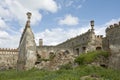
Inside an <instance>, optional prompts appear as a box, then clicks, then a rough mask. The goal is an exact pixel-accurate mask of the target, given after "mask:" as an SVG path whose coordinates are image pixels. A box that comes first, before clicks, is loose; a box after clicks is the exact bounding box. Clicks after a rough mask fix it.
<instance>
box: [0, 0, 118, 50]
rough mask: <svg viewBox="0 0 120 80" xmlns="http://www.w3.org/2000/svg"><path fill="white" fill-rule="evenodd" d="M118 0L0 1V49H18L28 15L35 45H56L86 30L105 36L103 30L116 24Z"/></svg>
mask: <svg viewBox="0 0 120 80" xmlns="http://www.w3.org/2000/svg"><path fill="white" fill-rule="evenodd" d="M119 9H120V0H0V48H18V46H19V40H20V37H21V34H22V32H23V29H24V27H25V24H26V21H27V16H26V13H27V12H31V13H32V18H31V29H32V31H33V33H34V36H35V41H36V44H37V45H38V42H39V39H43V42H44V45H57V44H59V43H62V42H64V41H66V40H67V39H70V38H72V37H75V36H77V35H80V34H82V33H84V32H86V31H87V30H88V29H90V21H91V20H94V21H95V33H96V34H97V35H104V36H105V29H106V28H107V27H108V26H109V25H111V24H114V23H118V22H119V21H120V10H119Z"/></svg>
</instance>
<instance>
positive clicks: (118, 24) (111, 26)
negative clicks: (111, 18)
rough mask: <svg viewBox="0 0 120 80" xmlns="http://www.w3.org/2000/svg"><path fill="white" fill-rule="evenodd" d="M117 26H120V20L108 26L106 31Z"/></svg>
mask: <svg viewBox="0 0 120 80" xmlns="http://www.w3.org/2000/svg"><path fill="white" fill-rule="evenodd" d="M115 28H120V21H119V22H118V23H115V24H114V25H110V26H109V27H107V29H106V30H105V31H106V32H108V31H110V30H112V29H115Z"/></svg>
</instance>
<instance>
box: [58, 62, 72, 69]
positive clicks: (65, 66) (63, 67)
mask: <svg viewBox="0 0 120 80" xmlns="http://www.w3.org/2000/svg"><path fill="white" fill-rule="evenodd" d="M60 69H65V70H69V69H72V64H70V63H68V64H65V65H61V66H60Z"/></svg>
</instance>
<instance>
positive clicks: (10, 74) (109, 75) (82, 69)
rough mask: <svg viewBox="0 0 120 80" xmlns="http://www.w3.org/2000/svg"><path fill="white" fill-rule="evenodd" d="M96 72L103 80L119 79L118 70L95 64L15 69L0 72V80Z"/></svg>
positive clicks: (72, 77) (66, 79)
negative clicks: (27, 69)
mask: <svg viewBox="0 0 120 80" xmlns="http://www.w3.org/2000/svg"><path fill="white" fill-rule="evenodd" d="M92 74H96V75H99V76H100V77H102V78H103V79H104V80H105V79H106V80H120V76H119V75H120V71H116V70H112V69H105V68H102V67H95V66H85V65H82V66H79V67H77V68H75V69H69V70H65V69H61V70H58V71H45V70H37V69H33V70H29V71H22V72H17V71H16V70H9V71H2V72H0V80H80V77H82V76H87V75H92Z"/></svg>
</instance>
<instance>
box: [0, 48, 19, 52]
mask: <svg viewBox="0 0 120 80" xmlns="http://www.w3.org/2000/svg"><path fill="white" fill-rule="evenodd" d="M0 51H8V52H18V48H17V49H15V48H0Z"/></svg>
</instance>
